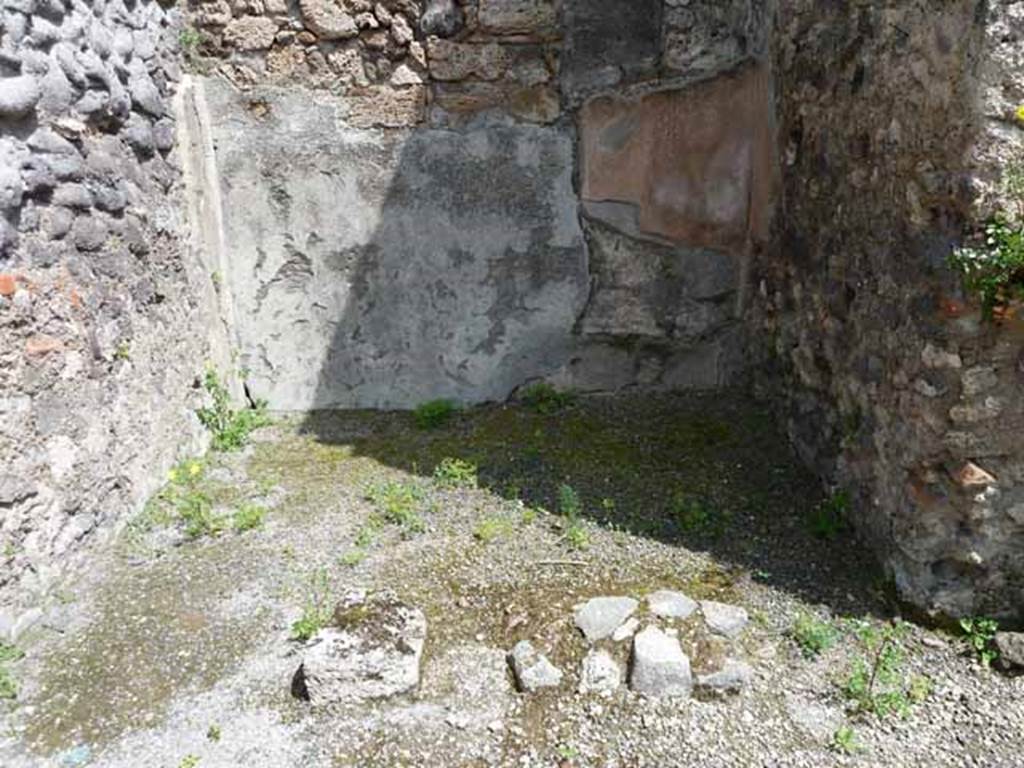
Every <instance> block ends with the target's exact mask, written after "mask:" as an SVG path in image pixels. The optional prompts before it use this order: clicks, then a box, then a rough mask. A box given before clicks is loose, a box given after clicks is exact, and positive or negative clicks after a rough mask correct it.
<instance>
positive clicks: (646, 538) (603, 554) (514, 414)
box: [0, 393, 1024, 768]
mask: <svg viewBox="0 0 1024 768" xmlns="http://www.w3.org/2000/svg"><path fill="white" fill-rule="evenodd" d="M549 410H550V412H546V411H549ZM445 458H459V459H463V460H466V461H469V462H472V463H474V464H476V465H477V466H478V468H479V471H478V480H479V487H477V488H472V487H452V486H453V485H454V484H455V483H456V481H458V480H463V481H464V480H465V479H466V478H465V476H464V475H465V473H463V475H459V473H458V472H457V471H455V472H454V473H449V475H445V476H444V477H442V478H441V479H440V480H439V479H438V478H436V477H435V476H434V471H435V467H437V466H438V465H439V464H441V463H442V462H443V460H444V459H445ZM456 470H457V468H456ZM182 472H183V473H185V475H186V477H185V479H182V478H181V477H179V478H178V479H177V480H176V481H174V482H173V483H171V486H172V487H173V488H174V491H173V493H174V494H176V497H177V499H178V501H177V502H174V501H168V500H166V498H165V500H164V501H163V502H161V501H159V500H158V501H156V502H154V504H153V505H152V506H151V508H150V509H149V510H148V511H147V513H145V514H143V515H142V516H140V518H139V520H137V521H135V523H134V524H133V525H131V526H129V528H128V529H127V530H126V531H125V532H124V534H123V535H122V536H121V537H120V540H119V542H118V544H117V545H116V547H115V548H114V549H113V550H112V551H111V552H109V553H108V554H107V555H105V556H104V557H103V558H101V559H100V560H98V562H97V566H96V568H95V569H94V570H93V572H92V573H90V574H88V575H87V577H83V578H82V579H79V580H78V581H76V582H75V583H73V584H69V585H68V586H67V587H66V588H65V589H64V590H62V591H61V592H60V593H59V594H58V595H55V596H54V599H53V600H52V601H51V602H50V603H48V604H47V605H46V606H42V607H43V608H44V617H43V619H42V620H41V621H40V623H39V624H38V625H37V626H36V627H35V628H34V629H33V630H32V631H31V632H29V633H28V634H27V635H26V636H25V637H24V638H22V639H21V640H19V645H20V646H21V647H22V649H23V650H24V651H25V652H26V653H25V657H24V658H23V659H21V660H19V661H16V662H13V663H11V664H10V665H9V670H10V674H11V675H12V677H13V678H14V679H15V680H16V682H17V684H18V686H19V695H18V698H17V700H15V701H14V702H11V703H8V704H4V703H2V702H0V726H2V728H0V765H2V766H5V768H7V767H9V768H27V767H28V766H33V767H35V766H77V765H89V766H105V767H109V768H113V767H115V766H116V767H118V768H120V767H122V766H123V767H124V768H128V767H129V766H130V767H131V768H138V767H139V766H147V767H148V766H154V767H155V768H164V767H166V768H208V767H212V766H223V767H225V768H226V767H227V766H239V767H242V766H244V767H245V768H263V767H265V768H291V767H293V766H294V767H295V768H299V767H301V768H321V767H323V768H328V767H333V766H389V767H390V766H425V765H443V766H560V767H562V768H569V767H570V766H579V767H582V766H602V767H604V766H609V767H611V766H620V767H622V768H627V767H632V766H808V767H812V766H813V767H814V768H818V767H819V766H834V765H835V766H847V765H849V766H924V765H927V766H974V765H977V766H1024V678H1009V677H1005V676H1002V675H1000V674H997V673H995V672H992V671H989V670H988V669H985V668H983V667H982V666H981V665H980V664H979V663H978V662H977V661H976V660H975V659H973V658H972V657H970V656H969V655H968V654H967V653H966V652H965V650H964V646H963V644H962V642H961V641H960V640H958V639H956V638H953V637H951V636H949V635H946V634H943V633H939V632H934V631H930V630H925V629H923V628H920V627H910V628H909V629H908V634H907V636H906V637H905V638H904V639H903V640H902V641H901V643H900V647H901V649H902V651H903V660H902V661H901V662H900V664H899V665H898V670H897V677H898V678H899V680H900V681H901V682H906V683H907V684H908V685H909V684H910V682H914V684H915V686H916V688H915V691H916V693H918V694H920V695H919V696H918V698H920V699H921V700H920V701H917V702H916V703H913V704H912V706H910V709H909V712H908V713H907V714H906V716H905V717H901V716H899V715H897V714H892V715H888V716H885V717H879V716H877V715H873V714H864V713H858V712H856V711H855V709H854V707H853V706H852V704H851V703H850V702H849V700H848V699H847V698H846V697H845V696H844V694H843V690H842V688H843V684H844V682H845V681H847V680H848V679H849V677H850V674H851V671H852V670H853V669H854V665H855V663H856V660H857V659H858V658H860V657H861V656H863V655H864V654H865V650H864V646H863V643H862V641H861V640H859V639H858V638H857V636H856V635H855V634H854V633H853V632H852V631H850V630H849V629H848V627H849V626H850V620H852V619H862V620H864V621H866V622H868V625H869V626H873V627H876V628H880V627H883V626H885V625H886V623H887V622H889V621H890V620H892V619H894V618H896V617H897V616H898V607H896V606H895V605H894V604H893V603H891V602H890V601H889V600H888V599H887V588H886V584H885V582H884V580H883V579H882V578H881V575H880V574H879V573H878V571H877V569H876V568H875V567H874V566H873V564H872V561H871V559H870V558H869V557H867V556H866V555H865V553H864V552H863V551H862V550H861V549H860V548H859V547H858V545H857V544H856V542H855V541H854V540H853V538H852V537H851V536H850V535H849V533H848V532H846V531H844V530H841V529H840V530H838V531H835V532H834V533H835V535H834V536H833V537H824V538H818V537H816V536H815V535H813V532H812V529H813V528H814V527H815V523H817V527H818V528H821V527H822V525H823V523H822V513H821V512H820V510H821V509H822V508H823V507H822V505H823V504H824V503H826V502H827V500H825V499H823V498H822V497H821V494H820V492H819V491H818V490H817V487H816V484H815V482H814V481H813V479H812V478H810V477H808V476H807V475H806V474H805V473H804V472H802V471H801V470H800V469H799V468H798V467H797V466H796V465H795V462H794V460H793V459H792V457H791V456H790V455H789V453H788V451H787V449H786V448H785V442H784V441H783V440H782V439H781V438H780V437H779V436H778V434H777V433H776V432H775V431H774V429H773V427H772V424H771V422H770V420H769V419H768V418H767V417H766V416H765V415H764V414H763V413H760V412H758V411H757V409H756V408H755V407H753V406H751V405H750V404H749V403H748V402H745V401H744V400H743V398H742V397H740V396H739V395H728V394H720V393H719V394H716V395H714V396H713V397H712V396H707V397H702V396H693V395H690V396H685V397H684V396H660V397H644V398H594V399H589V398H588V399H581V400H578V401H576V402H573V403H570V404H561V403H553V404H551V408H550V409H548V408H541V409H536V408H528V407H505V406H500V407H499V406H495V407H488V408H480V409H474V410H471V411H467V412H463V413H459V414H457V415H456V416H454V417H453V418H452V419H451V420H450V421H449V422H448V423H446V424H445V425H444V426H442V427H440V428H437V429H430V430H419V429H416V428H415V427H414V426H413V422H412V419H411V417H410V416H409V415H408V414H372V413H336V414H317V415H314V416H310V417H306V418H303V419H282V420H280V421H279V422H278V423H277V424H276V425H275V426H272V427H269V428H265V429H263V430H261V431H260V432H258V433H257V434H256V435H254V440H253V444H251V445H250V446H249V447H248V448H247V449H245V450H244V451H242V452H239V453H235V454H218V455H213V456H211V457H208V458H207V459H206V460H205V461H204V462H203V463H202V465H197V468H196V469H193V470H190V469H189V465H187V464H186V465H184V466H183V467H182ZM445 479H447V480H449V481H450V483H449V484H448V485H446V484H445V482H443V481H444V480H445ZM387 483H391V484H392V485H391V486H385V484H387ZM564 485H567V486H570V487H571V488H572V489H573V490H574V491H575V495H576V496H578V498H579V500H580V514H579V519H578V520H576V519H574V518H572V519H571V518H570V517H567V516H566V515H564V514H560V511H562V510H561V509H560V507H562V506H563V505H564V503H565V501H564V499H565V491H564V490H563V489H562V486H564ZM189 493H193V494H195V493H199V494H202V495H204V496H205V497H206V498H209V499H210V500H211V502H212V504H213V505H214V509H215V516H214V518H213V519H216V515H221V516H223V520H224V521H228V520H229V517H228V516H229V515H230V513H231V512H232V511H234V510H237V509H239V508H242V507H244V506H245V505H247V504H248V505H250V506H258V507H262V508H265V509H266V510H267V512H266V516H265V518H264V519H263V522H262V525H260V526H258V527H256V528H254V529H252V530H247V531H244V532H238V531H235V530H233V529H232V528H231V526H230V525H225V526H224V530H221V531H216V532H209V531H208V532H207V533H208V535H202V536H198V537H195V538H189V537H188V536H186V535H185V533H184V527H183V525H182V523H181V522H180V521H178V520H177V519H176V515H177V514H178V513H179V511H180V508H181V507H180V504H181V503H183V502H182V501H181V499H184V498H187V497H188V494H189ZM388 494H391V495H388ZM394 498H397V499H399V502H400V503H397V502H396V507H395V509H392V510H391V513H389V512H388V511H387V503H388V499H394ZM382 499H383V500H382ZM176 504H178V505H179V506H175V505H176ZM826 509H827V507H826ZM816 510H817V512H816ZM382 518H389V519H382ZM396 521H397V522H396ZM209 522H210V521H207V524H209ZM832 522H833V521H832V520H831V518H828V516H827V515H826V519H825V521H824V527H825V529H827V530H829V532H832V531H831V529H832V528H833V527H834V526H832V524H831V523H832ZM207 527H210V526H209V525H207ZM212 527H213V528H217V527H218V524H217V523H216V522H214V523H213V524H212ZM351 587H366V588H370V589H376V588H384V587H387V588H390V589H393V590H394V591H395V592H397V593H398V594H399V596H400V597H401V598H402V599H404V600H405V601H406V602H408V603H410V604H413V605H416V606H418V607H420V608H421V609H422V610H423V611H424V612H425V614H426V616H427V621H428V639H427V646H426V650H425V655H424V660H423V664H422V677H421V681H420V686H419V688H418V689H417V690H416V691H415V692H414V693H412V694H408V695H405V696H400V697H396V698H393V699H389V700H385V701H380V702H376V703H372V704H364V705H338V706H334V707H331V708H328V709H324V710H314V709H312V708H311V707H310V706H309V705H308V704H307V703H305V702H302V701H299V700H297V699H295V698H293V697H292V695H291V689H290V686H291V680H292V676H293V674H294V672H295V670H296V668H297V667H298V665H299V662H300V660H301V655H302V645H301V643H298V642H296V641H294V640H292V639H290V638H291V634H292V630H291V626H292V623H293V622H294V621H295V620H296V619H298V618H299V616H300V615H301V614H302V611H303V606H304V605H305V604H307V603H309V602H310V601H312V600H313V599H314V595H316V594H320V593H323V592H324V591H325V590H326V591H327V592H328V593H329V595H339V594H341V593H342V592H343V591H345V590H346V589H348V588H351ZM662 588H668V589H676V590H680V591H682V592H685V593H686V594H688V595H690V596H691V597H693V598H695V599H698V600H699V599H715V600H719V601H722V602H728V603H731V604H734V605H739V606H742V607H744V608H745V609H746V610H747V611H748V613H749V614H750V616H751V619H752V621H751V623H750V625H749V626H748V628H747V629H746V631H745V632H744V633H743V635H742V636H741V637H740V638H739V639H737V640H735V641H732V642H731V643H727V644H726V643H723V642H722V641H721V640H720V639H715V638H709V637H708V636H707V635H706V633H704V631H703V630H702V629H700V628H699V627H698V626H697V625H695V624H693V623H692V620H690V619H687V620H683V621H679V622H677V623H676V625H675V626H674V629H675V631H677V632H678V635H679V637H680V638H681V639H682V642H683V644H684V646H685V647H687V649H688V650H690V651H691V655H692V657H693V658H692V661H693V664H694V667H695V670H696V671H697V672H700V671H701V668H702V666H707V665H711V664H712V663H713V660H714V658H715V657H716V654H722V653H727V654H729V655H732V656H740V657H742V658H743V659H744V660H746V661H748V662H749V663H750V664H751V665H752V666H753V667H754V669H755V675H754V679H753V681H752V683H751V684H750V685H749V686H748V687H747V688H746V689H745V690H744V691H742V692H741V693H739V694H735V695H729V696H724V697H695V698H691V699H687V700H682V701H680V700H671V699H660V700H659V699H648V698H643V697H641V696H638V695H636V694H634V693H632V692H630V691H629V690H628V688H627V687H626V686H622V687H620V688H619V689H617V690H616V691H614V692H612V693H610V694H607V695H596V694H588V695H582V694H580V693H578V692H577V685H578V682H579V665H580V661H581V659H582V658H583V656H584V655H585V653H586V652H587V649H588V646H587V643H586V641H585V640H584V639H583V637H582V636H581V635H580V633H579V632H578V631H576V629H575V627H574V626H573V618H572V616H573V607H574V606H575V605H577V604H578V603H580V602H581V601H582V600H585V599H587V598H590V597H593V596H597V595H629V596H633V597H635V598H637V599H641V598H643V596H644V595H646V594H649V593H650V592H653V591H655V590H657V589H662ZM802 615H809V616H814V617H817V619H819V620H821V621H825V620H827V621H829V622H831V624H832V625H833V626H835V627H837V628H838V630H837V632H836V634H835V642H834V643H833V644H832V645H831V646H830V647H829V648H827V649H826V650H825V651H824V652H822V653H821V654H820V655H818V656H814V657H807V656H806V655H805V654H804V653H803V652H802V650H801V648H800V647H799V646H798V644H797V643H796V642H795V641H794V639H793V637H792V636H791V630H792V627H793V624H794V621H795V620H796V619H797V617H799V616H802ZM645 620H646V619H645ZM687 622H691V623H687ZM521 639H529V640H531V641H532V643H533V644H534V645H535V646H536V647H538V648H539V649H541V650H542V651H543V652H544V653H545V654H546V655H547V656H548V657H549V658H550V659H551V660H552V661H553V662H554V663H555V664H556V665H557V666H558V667H559V668H560V669H562V670H563V672H564V673H565V674H564V678H563V680H562V683H561V685H560V686H559V687H558V688H555V689H548V690H544V691H542V692H538V693H534V694H523V693H517V692H516V691H515V689H514V687H513V684H512V679H511V676H510V674H509V672H508V669H507V665H506V662H505V654H506V652H507V651H508V650H509V649H510V648H511V647H512V646H513V645H514V644H515V643H516V642H517V641H519V640H521ZM629 644H630V643H629V640H628V639H627V640H623V641H621V642H619V643H615V642H613V641H610V640H609V641H607V642H606V643H605V647H606V648H607V649H608V650H609V651H610V652H611V653H612V654H613V655H615V656H616V657H617V658H620V659H621V661H622V662H623V664H625V662H626V660H627V658H628V655H629ZM846 729H851V730H850V731H848V733H849V734H851V735H850V741H849V742H848V743H847V746H848V747H849V748H848V749H845V750H844V749H843V748H841V747H840V746H838V745H837V744H836V732H837V731H841V732H843V733H846V732H847V731H846Z"/></svg>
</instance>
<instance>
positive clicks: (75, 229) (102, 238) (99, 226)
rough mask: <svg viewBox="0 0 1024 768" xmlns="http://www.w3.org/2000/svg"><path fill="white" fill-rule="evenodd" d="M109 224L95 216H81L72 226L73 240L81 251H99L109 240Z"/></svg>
mask: <svg viewBox="0 0 1024 768" xmlns="http://www.w3.org/2000/svg"><path fill="white" fill-rule="evenodd" d="M108 232H109V230H108V229H107V225H106V224H104V223H103V222H102V221H100V220H99V219H98V218H97V217H95V216H79V217H78V218H77V219H75V223H74V224H73V225H72V227H71V241H72V242H73V243H74V244H75V247H76V248H78V250H80V251H98V250H99V249H100V248H102V247H103V244H104V243H106V242H107V234H108Z"/></svg>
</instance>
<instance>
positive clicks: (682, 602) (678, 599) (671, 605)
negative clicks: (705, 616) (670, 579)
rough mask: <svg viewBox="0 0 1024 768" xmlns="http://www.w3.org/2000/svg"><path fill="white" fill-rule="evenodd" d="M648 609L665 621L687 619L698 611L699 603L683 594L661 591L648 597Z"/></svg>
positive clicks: (667, 590)
mask: <svg viewBox="0 0 1024 768" xmlns="http://www.w3.org/2000/svg"><path fill="white" fill-rule="evenodd" d="M647 607H648V609H650V611H651V613H653V614H654V615H655V616H660V617H661V618H663V619H685V618H688V617H689V616H691V615H692V614H693V612H694V611H696V610H697V601H696V600H691V599H690V598H689V597H687V596H686V595H684V594H683V593H682V592H673V591H672V590H670V589H661V590H658V591H657V592H652V593H651V594H649V595H648V596H647Z"/></svg>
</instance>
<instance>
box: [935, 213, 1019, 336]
mask: <svg viewBox="0 0 1024 768" xmlns="http://www.w3.org/2000/svg"><path fill="white" fill-rule="evenodd" d="M949 265H950V266H951V267H952V268H953V269H955V270H956V271H958V272H959V273H960V274H961V276H962V277H963V281H964V287H965V288H966V289H967V291H969V292H970V293H973V294H975V295H977V297H978V299H979V300H980V301H981V307H982V312H983V314H984V315H985V316H986V317H988V318H991V317H992V316H993V314H994V311H995V309H996V308H997V307H1001V306H1003V305H1005V304H1007V303H1008V302H1010V301H1012V300H1013V299H1017V298H1020V297H1021V296H1022V294H1024V228H1022V227H1021V225H1020V224H1014V223H1011V222H1010V220H1009V219H1008V218H1007V217H1006V216H1005V215H1002V214H1000V215H997V216H996V217H994V218H993V219H991V220H990V221H989V222H988V224H986V225H985V235H984V241H983V243H981V244H979V245H978V246H977V247H964V248H957V249H956V250H954V251H953V253H952V254H950V257H949Z"/></svg>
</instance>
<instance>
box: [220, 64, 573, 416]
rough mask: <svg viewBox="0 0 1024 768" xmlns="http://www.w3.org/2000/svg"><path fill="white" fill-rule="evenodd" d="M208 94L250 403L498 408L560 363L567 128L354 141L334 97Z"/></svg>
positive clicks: (362, 133)
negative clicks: (438, 402) (492, 403)
mask: <svg viewBox="0 0 1024 768" xmlns="http://www.w3.org/2000/svg"><path fill="white" fill-rule="evenodd" d="M203 92H204V93H205V100H206V109H208V110H209V112H210V113H211V114H214V115H231V119H229V120H219V121H215V122H214V123H212V125H211V131H212V142H213V145H214V147H215V148H216V149H215V153H214V154H215V158H216V166H217V172H218V176H219V184H220V196H221V203H222V206H223V208H222V210H223V228H224V242H225V244H226V249H227V254H226V258H225V260H224V264H225V267H226V269H227V274H226V276H225V278H226V279H225V282H226V284H227V286H228V289H229V290H230V292H231V296H232V300H233V304H234V311H235V318H236V338H237V343H238V348H239V351H240V353H241V363H242V365H243V366H244V368H245V369H246V370H247V383H248V387H249V390H250V393H251V394H252V395H253V396H255V397H258V398H265V399H267V400H268V401H269V403H270V406H271V407H272V408H282V409H308V408H328V407H332V408H333V407H381V408H383V407H412V406H415V405H416V404H418V403H420V402H423V401H424V400H428V399H431V398H436V397H451V398H454V399H457V400H461V401H465V402H475V401H480V400H494V399H503V398H505V397H507V396H508V395H509V394H510V392H511V391H512V390H513V389H514V388H515V387H516V386H518V385H519V384H521V383H522V382H523V381H524V380H527V379H530V378H533V377H539V376H543V375H545V374H547V373H550V372H551V371H552V370H554V369H555V368H557V366H558V365H559V364H561V363H562V362H563V361H564V359H565V358H566V355H567V350H568V348H569V346H570V344H571V341H570V333H571V331H572V328H573V326H574V324H575V322H576V318H577V316H578V315H579V313H580V312H581V311H582V309H583V307H584V306H585V304H586V301H587V296H588V291H589V275H588V273H587V264H586V258H585V252H584V245H583V235H582V231H581V229H580V224H579V220H578V218H577V215H576V198H575V194H574V192H573V188H572V172H573V139H572V134H571V132H570V131H569V129H567V128H554V127H543V126H535V125H488V126H486V127H482V128H476V129H465V130H460V131H448V130H435V129H417V130H382V129H354V128H350V127H346V126H345V125H344V124H343V123H342V122H341V120H340V119H339V110H340V104H339V102H338V101H337V100H335V99H334V98H332V97H330V96H321V97H315V98H310V96H309V94H307V93H302V92H296V91H294V90H291V91H289V90H285V89H279V88H261V89H259V90H256V91H250V92H248V93H245V94H241V93H239V92H237V91H235V90H234V89H233V88H231V87H230V86H229V85H227V84H226V83H224V82H223V81H219V80H208V81H206V83H205V87H204V88H203ZM253 105H258V106H257V107H254V106H253Z"/></svg>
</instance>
